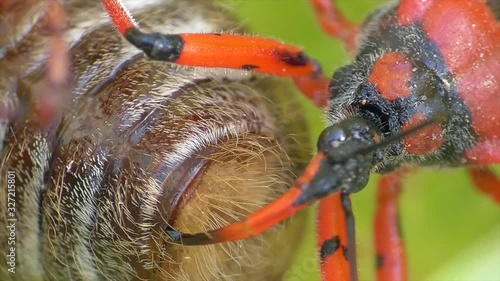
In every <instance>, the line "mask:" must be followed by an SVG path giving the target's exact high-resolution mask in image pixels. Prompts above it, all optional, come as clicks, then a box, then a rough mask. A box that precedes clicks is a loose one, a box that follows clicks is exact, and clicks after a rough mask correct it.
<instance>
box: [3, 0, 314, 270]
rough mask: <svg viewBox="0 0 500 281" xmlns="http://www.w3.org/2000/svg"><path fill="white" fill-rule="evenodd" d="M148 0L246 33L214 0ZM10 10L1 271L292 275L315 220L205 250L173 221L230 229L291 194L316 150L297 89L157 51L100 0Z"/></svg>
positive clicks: (195, 20) (187, 18)
mask: <svg viewBox="0 0 500 281" xmlns="http://www.w3.org/2000/svg"><path fill="white" fill-rule="evenodd" d="M138 2H139V1H125V3H126V4H127V6H128V7H129V8H130V9H131V11H133V13H134V15H135V16H136V17H137V18H138V21H139V22H140V23H141V25H143V26H155V27H159V28H160V30H162V31H163V32H186V31H191V32H201V31H203V32H208V31H212V32H214V31H221V30H224V31H231V30H233V31H238V32H241V28H239V24H238V23H237V22H236V21H234V20H233V19H231V18H229V17H228V16H227V11H226V10H224V9H223V8H221V7H219V6H217V5H215V4H214V3H212V1H201V0H190V1H152V0H148V1H140V3H138ZM166 15H168V16H166ZM0 16H1V18H0V34H1V35H2V36H1V38H0V101H1V102H0V187H1V188H0V206H1V207H0V224H1V225H2V227H3V226H5V225H8V226H9V225H11V226H12V227H11V228H9V229H8V231H4V229H5V228H4V229H3V230H2V231H0V241H1V243H0V252H1V253H2V254H1V255H0V264H1V266H0V280H139V279H140V280H144V279H147V280H256V279H258V280H277V279H279V278H281V276H282V274H283V272H284V271H285V270H286V269H287V267H288V266H289V265H290V261H291V258H292V257H293V255H292V253H293V251H294V249H295V247H290V246H289V245H287V247H284V245H285V244H288V243H287V241H290V240H297V239H299V238H300V237H298V235H297V234H298V233H297V231H293V229H294V228H297V227H301V225H302V221H303V220H302V219H301V218H297V219H294V220H293V221H294V224H286V225H283V226H280V227H277V228H275V229H274V230H273V231H270V232H269V233H267V234H266V235H264V236H262V237H259V238H256V239H252V240H249V241H245V242H236V243H229V244H224V245H222V244H221V245H209V246H202V247H195V248H185V247H182V246H176V245H173V244H170V243H167V242H166V239H167V238H166V235H165V233H163V232H162V231H161V229H159V225H161V224H172V226H173V227H175V228H177V229H181V230H183V231H187V232H200V231H206V230H208V229H213V228H217V227H222V226H224V225H226V224H229V223H232V222H235V221H238V220H241V219H243V218H244V217H246V216H247V215H249V214H250V213H252V212H253V211H255V210H257V209H259V208H260V207H262V206H264V205H266V204H268V203H269V202H271V201H273V200H274V199H276V198H277V197H278V196H279V195H281V194H283V193H284V192H285V191H286V189H287V187H288V186H290V184H291V182H292V180H293V178H294V177H295V175H296V174H298V173H300V171H301V168H302V166H303V164H305V162H306V161H307V158H308V154H309V152H308V151H307V149H308V146H307V145H303V144H307V143H308V140H307V137H306V136H305V135H304V125H303V122H302V121H300V120H302V117H301V114H300V113H299V112H297V110H296V105H294V102H293V101H290V99H289V97H287V96H285V89H286V86H284V85H283V84H279V83H278V82H277V81H276V79H273V78H262V77H255V76H253V75H249V74H248V73H246V74H245V73H241V72H239V71H235V72H223V73H221V72H215V71H213V70H202V69H193V68H186V67H183V68H179V67H177V66H172V65H167V64H164V63H161V62H154V61H150V60H149V59H147V58H146V57H145V56H144V55H143V54H142V53H141V52H140V51H138V50H136V49H135V48H134V47H132V46H130V45H129V44H127V43H126V42H124V41H123V40H122V39H121V38H120V36H119V34H117V33H116V31H115V30H114V29H113V28H112V26H111V23H110V20H109V18H108V16H107V15H106V12H105V10H104V9H103V7H102V5H101V4H100V2H98V1H83V0H70V1H66V2H65V3H64V4H63V5H61V4H59V3H58V2H57V1H53V0H44V1H22V2H21V1H1V2H0ZM65 19H67V20H65ZM66 49H69V51H67V50H66ZM292 108H293V110H291V109H292ZM292 121H293V122H292ZM297 121H299V122H297ZM301 122H302V124H301ZM298 143H301V144H302V145H301V146H300V147H299V146H298ZM304 147H305V149H304ZM6 242H7V243H6ZM12 249H13V250H12ZM284 249H286V250H284ZM276 251H280V253H281V254H282V255H283V256H282V257H280V259H278V260H277V259H276V258H275V257H274V253H275V252H276Z"/></svg>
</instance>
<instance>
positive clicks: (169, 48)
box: [124, 28, 184, 62]
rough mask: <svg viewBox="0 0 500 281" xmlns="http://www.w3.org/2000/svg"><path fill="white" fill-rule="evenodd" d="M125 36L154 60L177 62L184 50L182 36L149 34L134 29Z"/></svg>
mask: <svg viewBox="0 0 500 281" xmlns="http://www.w3.org/2000/svg"><path fill="white" fill-rule="evenodd" d="M124 36H125V39H127V40H128V41H129V42H130V43H131V44H132V45H134V46H136V47H137V48H138V49H140V50H142V51H143V52H144V53H145V54H146V55H148V57H149V58H151V59H153V60H159V61H167V62H176V61H177V60H178V59H179V57H180V56H181V53H182V50H183V49H184V40H183V39H182V37H181V36H180V35H175V34H170V35H165V34H161V33H152V34H147V33H143V32H142V31H140V30H138V29H136V28H132V29H130V30H128V31H127V32H125V34H124Z"/></svg>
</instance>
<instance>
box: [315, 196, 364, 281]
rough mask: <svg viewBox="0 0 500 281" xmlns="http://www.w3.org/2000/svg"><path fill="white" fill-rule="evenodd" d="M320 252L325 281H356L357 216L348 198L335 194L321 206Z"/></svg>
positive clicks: (319, 223) (321, 203)
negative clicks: (355, 227)
mask: <svg viewBox="0 0 500 281" xmlns="http://www.w3.org/2000/svg"><path fill="white" fill-rule="evenodd" d="M317 224H318V251H319V256H320V262H321V265H320V267H321V276H322V280H323V281H334V280H342V281H347V280H357V266H356V247H355V246H356V243H355V233H354V217H353V214H352V211H351V202H350V199H349V196H348V195H345V194H340V193H337V194H334V195H330V196H328V197H326V198H325V199H323V200H322V201H321V202H320V203H319V209H318V221H317Z"/></svg>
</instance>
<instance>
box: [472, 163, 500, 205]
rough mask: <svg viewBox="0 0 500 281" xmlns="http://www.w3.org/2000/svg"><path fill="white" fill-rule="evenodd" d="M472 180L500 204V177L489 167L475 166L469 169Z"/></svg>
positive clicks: (478, 187)
mask: <svg viewBox="0 0 500 281" xmlns="http://www.w3.org/2000/svg"><path fill="white" fill-rule="evenodd" d="M468 171H469V175H470V176H471V179H472V181H473V182H474V184H475V185H476V187H477V189H479V190H480V191H481V192H482V193H485V194H487V195H489V196H490V197H492V198H493V200H495V202H497V203H498V204H500V179H499V178H498V177H497V176H496V175H495V173H493V171H491V170H490V169H488V168H481V167H473V168H470V169H469V170H468Z"/></svg>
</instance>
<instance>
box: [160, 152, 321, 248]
mask: <svg viewBox="0 0 500 281" xmlns="http://www.w3.org/2000/svg"><path fill="white" fill-rule="evenodd" d="M325 158H326V157H325V155H324V154H322V153H319V154H318V155H317V156H316V157H315V158H314V159H313V160H312V161H311V163H310V164H309V166H308V167H307V168H306V170H305V171H304V174H303V175H302V176H301V177H299V178H298V179H297V180H296V181H295V183H294V185H293V186H292V188H290V191H288V192H287V193H286V194H284V195H283V196H282V197H280V198H279V199H278V200H276V201H274V202H273V203H271V204H269V205H267V206H266V207H264V208H262V209H260V210H258V211H257V212H255V213H253V214H251V215H250V216H248V217H247V218H246V219H245V220H243V221H241V222H237V223H234V224H231V225H228V226H226V227H223V228H219V229H216V230H211V231H209V232H207V233H197V234H186V233H180V232H178V231H176V230H174V229H171V228H167V229H166V230H165V232H166V233H167V235H168V236H169V237H170V240H171V241H172V242H174V243H178V244H183V245H206V244H214V243H221V242H229V241H239V240H246V239H249V238H251V237H255V236H257V235H259V234H261V233H263V232H264V231H266V230H268V229H269V228H271V227H273V226H275V225H276V224H278V223H280V222H282V221H284V220H285V219H287V218H289V217H291V216H293V215H294V214H296V213H297V212H299V211H301V210H302V209H304V208H306V207H308V206H309V204H310V203H312V201H311V202H304V203H298V201H297V200H298V199H299V198H300V197H301V196H302V195H303V194H304V192H305V191H306V190H307V188H308V187H309V183H310V182H311V180H312V178H313V177H314V176H316V174H317V173H318V171H319V170H320V165H321V164H323V163H324V161H325Z"/></svg>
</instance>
